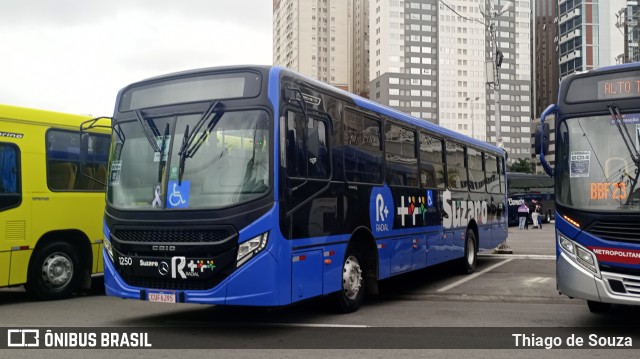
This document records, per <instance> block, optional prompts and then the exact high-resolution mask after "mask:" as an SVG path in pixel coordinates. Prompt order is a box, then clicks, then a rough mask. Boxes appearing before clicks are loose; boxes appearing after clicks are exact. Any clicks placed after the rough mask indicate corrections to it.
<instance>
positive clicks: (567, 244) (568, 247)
mask: <svg viewBox="0 0 640 359" xmlns="http://www.w3.org/2000/svg"><path fill="white" fill-rule="evenodd" d="M559 237H560V247H562V249H564V250H565V251H567V252H569V253H570V254H575V247H574V246H573V242H572V241H571V240H570V239H569V238H567V237H565V236H563V235H562V234H560V235H559Z"/></svg>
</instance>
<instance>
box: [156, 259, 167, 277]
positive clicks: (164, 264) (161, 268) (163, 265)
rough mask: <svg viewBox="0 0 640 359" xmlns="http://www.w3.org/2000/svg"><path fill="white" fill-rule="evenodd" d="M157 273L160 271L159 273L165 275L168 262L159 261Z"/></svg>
mask: <svg viewBox="0 0 640 359" xmlns="http://www.w3.org/2000/svg"><path fill="white" fill-rule="evenodd" d="M158 273H160V275H166V274H167V273H169V263H167V262H160V264H159V265H158Z"/></svg>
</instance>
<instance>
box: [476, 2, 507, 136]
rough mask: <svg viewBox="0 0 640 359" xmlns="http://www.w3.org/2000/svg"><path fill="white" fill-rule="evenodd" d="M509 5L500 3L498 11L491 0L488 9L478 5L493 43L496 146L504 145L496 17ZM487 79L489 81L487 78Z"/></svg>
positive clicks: (499, 52) (500, 56) (500, 55)
mask: <svg viewBox="0 0 640 359" xmlns="http://www.w3.org/2000/svg"><path fill="white" fill-rule="evenodd" d="M510 7H511V3H510V2H505V3H504V5H502V9H500V11H496V10H494V8H493V4H492V3H491V1H489V9H487V10H485V9H484V6H482V5H480V12H481V13H482V15H484V17H485V24H486V22H487V20H488V21H489V34H490V38H491V42H492V43H493V47H492V49H493V53H492V57H493V97H494V104H495V110H494V114H495V117H496V118H495V125H496V146H498V147H504V144H503V143H502V136H501V134H500V129H501V128H500V127H501V124H500V120H501V118H500V74H499V71H498V70H499V69H500V66H501V65H502V58H503V55H502V51H500V50H499V49H498V41H497V36H496V18H497V17H498V16H500V15H502V14H504V13H505V12H506V11H507V10H508V9H509V8H510ZM487 81H489V80H488V79H487Z"/></svg>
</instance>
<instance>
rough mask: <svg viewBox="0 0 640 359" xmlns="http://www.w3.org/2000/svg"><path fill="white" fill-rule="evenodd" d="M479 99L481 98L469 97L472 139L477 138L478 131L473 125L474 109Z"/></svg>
mask: <svg viewBox="0 0 640 359" xmlns="http://www.w3.org/2000/svg"><path fill="white" fill-rule="evenodd" d="M479 99H480V97H476V98H471V97H467V102H469V101H471V137H473V138H476V129H475V127H474V125H473V122H474V118H473V107H474V106H475V103H476V101H478V100H479Z"/></svg>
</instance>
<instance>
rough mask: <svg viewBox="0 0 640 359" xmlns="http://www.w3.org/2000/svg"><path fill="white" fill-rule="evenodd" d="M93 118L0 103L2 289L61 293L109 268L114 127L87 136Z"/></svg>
mask: <svg viewBox="0 0 640 359" xmlns="http://www.w3.org/2000/svg"><path fill="white" fill-rule="evenodd" d="M90 119H91V117H89V116H80V115H70V114H64V113H57V112H51V111H43V110H36V109H28V108H21V107H15V106H8V105H0V287H7V286H18V285H25V287H26V289H27V291H28V292H30V293H31V294H33V295H34V296H35V297H36V298H39V299H60V298H65V297H69V296H70V295H71V294H72V293H74V292H75V291H77V290H79V289H81V288H89V287H90V285H91V277H92V275H93V274H98V273H102V271H103V262H102V255H101V254H102V245H103V244H102V224H101V223H102V220H101V218H102V215H103V212H104V204H105V199H104V183H105V181H106V176H107V156H108V153H109V143H110V136H109V134H110V131H109V130H107V129H99V128H98V129H93V130H91V131H90V132H86V133H83V134H82V137H81V133H80V128H81V124H82V123H83V122H86V121H88V120H90ZM81 143H82V147H83V149H84V150H86V151H83V154H85V153H86V158H83V160H82V165H81V161H80V148H81ZM83 156H84V155H83Z"/></svg>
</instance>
